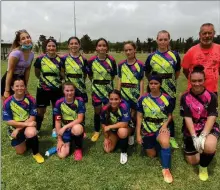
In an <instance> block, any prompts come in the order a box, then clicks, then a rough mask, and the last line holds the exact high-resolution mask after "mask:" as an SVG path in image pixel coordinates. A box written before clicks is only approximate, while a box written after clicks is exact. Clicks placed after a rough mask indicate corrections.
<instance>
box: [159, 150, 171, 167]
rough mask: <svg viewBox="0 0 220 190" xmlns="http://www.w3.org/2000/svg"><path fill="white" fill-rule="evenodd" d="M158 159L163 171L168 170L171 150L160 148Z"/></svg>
mask: <svg viewBox="0 0 220 190" xmlns="http://www.w3.org/2000/svg"><path fill="white" fill-rule="evenodd" d="M160 157H161V163H162V167H163V168H164V169H167V168H170V167H171V149H170V148H161V150H160Z"/></svg>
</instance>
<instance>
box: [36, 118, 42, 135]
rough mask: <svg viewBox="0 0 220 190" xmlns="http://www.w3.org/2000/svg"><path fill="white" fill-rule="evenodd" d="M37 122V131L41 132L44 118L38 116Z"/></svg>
mask: <svg viewBox="0 0 220 190" xmlns="http://www.w3.org/2000/svg"><path fill="white" fill-rule="evenodd" d="M36 122H37V130H38V131H40V129H41V125H42V122H43V117H42V116H39V115H37V116H36Z"/></svg>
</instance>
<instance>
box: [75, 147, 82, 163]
mask: <svg viewBox="0 0 220 190" xmlns="http://www.w3.org/2000/svg"><path fill="white" fill-rule="evenodd" d="M82 157H83V155H82V149H76V150H75V151H74V160H76V161H80V160H82Z"/></svg>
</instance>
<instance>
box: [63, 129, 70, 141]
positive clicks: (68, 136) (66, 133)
mask: <svg viewBox="0 0 220 190" xmlns="http://www.w3.org/2000/svg"><path fill="white" fill-rule="evenodd" d="M72 137H73V135H72V133H71V129H67V130H66V131H65V132H64V133H63V136H62V139H63V142H64V143H69V142H71V141H72Z"/></svg>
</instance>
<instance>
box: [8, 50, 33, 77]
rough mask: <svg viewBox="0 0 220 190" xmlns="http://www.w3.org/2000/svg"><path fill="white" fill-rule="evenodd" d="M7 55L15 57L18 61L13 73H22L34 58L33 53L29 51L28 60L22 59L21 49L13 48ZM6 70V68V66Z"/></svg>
mask: <svg viewBox="0 0 220 190" xmlns="http://www.w3.org/2000/svg"><path fill="white" fill-rule="evenodd" d="M9 57H16V58H17V59H18V62H17V64H16V66H15V69H14V74H18V75H24V72H25V69H26V68H28V67H29V66H30V65H31V62H32V61H33V59H34V53H33V52H30V54H29V57H28V60H27V61H26V60H25V59H24V54H23V52H22V51H21V50H14V51H12V52H11V53H10V54H9ZM7 71H8V68H7Z"/></svg>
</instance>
